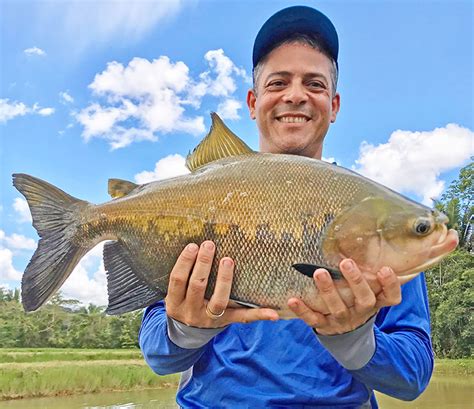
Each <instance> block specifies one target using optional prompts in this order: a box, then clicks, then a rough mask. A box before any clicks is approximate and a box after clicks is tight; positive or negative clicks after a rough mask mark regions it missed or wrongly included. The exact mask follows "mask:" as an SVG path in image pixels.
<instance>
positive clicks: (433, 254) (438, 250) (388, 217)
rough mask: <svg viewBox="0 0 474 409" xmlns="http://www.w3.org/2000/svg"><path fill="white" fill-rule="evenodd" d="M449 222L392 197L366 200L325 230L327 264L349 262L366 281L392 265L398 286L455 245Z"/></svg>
mask: <svg viewBox="0 0 474 409" xmlns="http://www.w3.org/2000/svg"><path fill="white" fill-rule="evenodd" d="M447 223H448V218H447V217H446V216H445V215H444V214H443V213H441V212H439V211H438V210H436V209H434V210H432V209H430V208H428V207H426V206H423V205H421V204H418V203H415V202H412V201H411V200H409V199H407V198H405V197H403V196H398V195H396V194H394V193H393V194H390V195H388V196H386V197H384V196H379V197H374V196H370V197H367V198H365V199H363V200H362V201H360V202H359V203H357V204H356V205H353V206H351V207H350V208H348V209H346V210H345V211H342V212H341V214H339V215H338V216H336V217H335V218H334V220H333V221H332V223H331V224H330V225H329V226H328V228H327V230H326V235H325V238H324V239H323V246H322V248H323V254H324V258H325V260H328V265H333V266H338V265H339V262H340V261H341V260H342V259H344V258H351V259H353V260H354V261H355V262H356V263H357V265H358V266H359V268H360V269H361V271H364V273H365V274H366V276H367V278H368V279H372V280H375V279H376V274H377V271H379V270H380V269H381V268H382V267H383V266H389V267H391V268H392V269H393V270H394V272H395V273H396V274H397V276H398V277H399V281H400V283H401V284H403V283H405V282H407V281H409V280H411V279H412V278H414V277H416V276H417V275H418V274H419V273H420V272H422V271H423V270H425V269H427V268H429V267H431V266H433V265H435V264H437V263H438V262H439V261H440V260H441V259H442V258H443V257H444V256H446V255H447V254H449V253H450V252H451V251H453V250H454V249H455V248H456V246H457V244H458V236H457V232H456V231H455V230H448V228H447Z"/></svg>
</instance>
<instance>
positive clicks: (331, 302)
mask: <svg viewBox="0 0 474 409" xmlns="http://www.w3.org/2000/svg"><path fill="white" fill-rule="evenodd" d="M314 280H315V282H316V287H318V290H319V294H320V296H321V298H322V299H323V301H324V302H325V303H326V305H327V307H328V310H329V312H330V314H331V315H332V317H333V318H334V320H336V321H338V322H341V323H344V322H345V321H347V320H348V319H349V315H350V313H349V309H348V308H347V306H346V304H344V301H342V298H341V296H340V295H339V292H338V291H337V288H336V286H335V285H334V282H333V281H332V278H331V276H330V275H329V273H328V272H327V271H326V270H324V269H322V268H319V269H317V270H316V271H315V273H314Z"/></svg>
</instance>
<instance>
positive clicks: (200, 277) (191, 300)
mask: <svg viewBox="0 0 474 409" xmlns="http://www.w3.org/2000/svg"><path fill="white" fill-rule="evenodd" d="M214 251H215V245H214V243H213V242H212V241H205V242H203V243H202V244H201V247H200V248H199V252H198V254H197V258H196V263H195V264H194V269H193V272H192V274H191V277H190V279H189V284H188V290H187V292H186V299H187V301H188V304H189V306H190V308H193V306H195V307H196V308H199V307H201V306H202V304H203V300H204V293H205V292H206V288H207V281H208V278H209V273H210V272H211V267H212V262H213V260H214Z"/></svg>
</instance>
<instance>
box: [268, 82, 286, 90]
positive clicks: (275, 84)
mask: <svg viewBox="0 0 474 409" xmlns="http://www.w3.org/2000/svg"><path fill="white" fill-rule="evenodd" d="M284 86H285V82H284V81H282V80H275V81H272V82H270V83H269V84H268V85H267V88H281V87H284Z"/></svg>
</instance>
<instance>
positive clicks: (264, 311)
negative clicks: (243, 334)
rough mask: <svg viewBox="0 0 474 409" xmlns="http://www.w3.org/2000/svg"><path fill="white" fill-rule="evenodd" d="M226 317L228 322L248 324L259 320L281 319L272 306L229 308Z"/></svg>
mask: <svg viewBox="0 0 474 409" xmlns="http://www.w3.org/2000/svg"><path fill="white" fill-rule="evenodd" d="M224 317H225V318H226V321H227V323H228V324H230V323H233V322H240V323H243V324H248V323H249V322H253V321H259V320H271V321H276V320H278V319H279V315H278V313H277V312H276V311H275V310H272V309H271V308H235V309H234V308H229V309H227V310H226V312H225V314H224Z"/></svg>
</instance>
